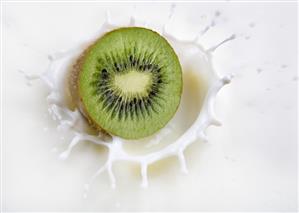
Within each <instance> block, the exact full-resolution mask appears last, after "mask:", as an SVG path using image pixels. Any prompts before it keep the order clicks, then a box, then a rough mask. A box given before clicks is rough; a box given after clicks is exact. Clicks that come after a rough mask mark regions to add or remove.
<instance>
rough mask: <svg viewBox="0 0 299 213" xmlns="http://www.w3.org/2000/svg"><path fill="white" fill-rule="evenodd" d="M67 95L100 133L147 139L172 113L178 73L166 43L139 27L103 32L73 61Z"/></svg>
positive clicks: (176, 101) (178, 92)
mask: <svg viewBox="0 0 299 213" xmlns="http://www.w3.org/2000/svg"><path fill="white" fill-rule="evenodd" d="M70 79H71V80H70V83H71V84H70V86H71V93H72V96H73V98H74V100H75V102H76V103H77V105H78V107H79V109H80V110H81V111H82V112H83V114H84V115H85V117H86V118H87V119H88V120H89V122H90V123H91V124H92V125H93V126H94V127H96V128H97V129H99V130H102V131H103V130H104V131H105V132H107V133H109V134H112V135H117V136H119V137H122V138H126V139H139V138H143V137H146V136H149V135H151V134H153V133H155V132H157V131H158V130H160V129H161V128H162V127H164V126H165V125H166V124H167V122H169V120H170V119H171V118H172V117H173V115H174V114H175V112H176V110H177V108H178V105H179V103H180V99H181V94H182V70H181V65H180V63H179V60H178V57H177V55H176V53H175V52H174V50H173V49H172V47H171V46H170V44H169V43H168V42H167V41H166V40H165V39H164V38H163V37H162V36H160V35H159V34H158V33H156V32H154V31H152V30H149V29H145V28H140V27H128V28H119V29H116V30H113V31H111V32H108V33H106V34H105V35H104V36H102V37H101V38H99V39H98V40H97V41H96V42H95V43H94V44H92V45H91V46H90V47H89V48H88V49H87V50H86V51H85V52H84V53H83V55H82V56H81V57H80V58H79V59H78V61H77V63H76V65H75V66H74V71H73V73H72V75H71V78H70Z"/></svg>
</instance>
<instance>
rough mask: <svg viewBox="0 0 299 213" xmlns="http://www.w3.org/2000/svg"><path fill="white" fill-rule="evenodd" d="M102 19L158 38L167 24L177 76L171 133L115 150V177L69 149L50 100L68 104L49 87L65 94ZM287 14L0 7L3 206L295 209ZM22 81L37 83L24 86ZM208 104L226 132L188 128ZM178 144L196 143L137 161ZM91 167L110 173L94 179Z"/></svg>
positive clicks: (293, 77) (94, 148) (290, 21)
mask: <svg viewBox="0 0 299 213" xmlns="http://www.w3.org/2000/svg"><path fill="white" fill-rule="evenodd" d="M106 11H110V23H113V25H116V26H128V25H136V26H148V27H150V28H152V29H154V30H157V31H158V32H160V33H161V34H163V32H164V31H163V29H162V28H161V26H164V25H165V24H166V26H167V27H166V31H167V33H166V34H165V33H164V36H165V37H166V38H167V39H168V40H169V42H170V43H171V44H172V45H173V46H174V48H175V50H176V51H177V53H178V55H179V58H180V60H181V63H182V66H183V69H184V92H183V98H182V102H181V105H180V108H179V111H178V113H177V114H176V116H175V117H174V119H172V121H171V122H170V126H168V127H166V129H164V130H162V131H161V132H160V133H157V135H154V136H153V137H152V139H153V140H151V138H149V139H148V140H143V141H133V142H132V141H121V144H122V145H123V148H124V151H125V152H126V153H128V154H129V155H130V156H134V157H131V159H138V162H137V163H136V161H134V162H130V161H124V160H122V159H121V160H118V161H115V162H114V163H113V166H112V167H111V171H110V169H109V166H108V167H105V163H107V159H109V156H110V157H111V155H109V153H110V152H108V151H109V150H110V151H111V149H109V150H108V149H107V147H105V146H101V145H99V144H95V143H92V142H90V141H88V140H84V141H81V142H80V143H78V144H77V145H75V146H74V147H73V149H72V150H70V149H69V145H70V142H71V141H72V139H73V138H74V131H71V130H70V129H71V128H70V126H72V122H70V120H72V119H71V118H69V119H70V120H68V119H65V120H63V121H61V120H60V119H59V116H58V118H57V117H56V120H53V118H52V117H53V110H54V111H55V110H57V108H55V107H54V108H53V106H55V105H53V103H57V100H58V99H59V100H60V99H61V100H62V101H58V102H59V104H62V103H66V102H68V97H67V95H65V94H67V91H63V87H59V90H56V89H54V90H53V87H51V86H50V87H49V85H52V83H53V82H55V84H56V83H57V85H64V81H65V76H66V75H65V74H64V72H65V70H67V69H68V67H69V66H70V65H71V61H72V60H73V59H75V58H76V56H77V55H78V54H80V51H81V50H84V48H85V47H86V45H87V44H88V43H89V42H92V40H93V39H95V38H96V37H97V36H98V35H100V32H99V31H100V30H101V29H106V30H108V29H109V26H108V28H107V26H104V28H101V26H102V25H103V23H105V22H106V23H107V19H106V18H107V16H106ZM296 12H297V11H296V5H295V4H294V3H233V2H224V3H210V4H208V3H184V4H183V3H177V4H176V5H175V6H174V5H173V4H170V3H139V4H135V6H134V5H133V4H130V3H122V4H121V3H112V4H108V3H8V2H7V3H4V7H3V70H2V77H3V79H2V85H1V86H2V89H3V103H1V104H2V107H3V117H2V118H1V119H2V123H3V127H2V132H3V135H1V136H2V156H1V157H2V167H3V168H2V172H3V173H2V174H1V177H2V184H3V185H2V189H1V190H2V194H3V206H2V208H3V210H5V211H154V210H160V211H167V210H168V211H177V210H179V211H191V210H196V211H295V210H296V208H297V194H296V191H297V144H296V143H297V135H296V122H297V81H298V77H297V73H296V70H297V64H296V54H297V52H296V47H297V40H296V39H297V35H296V33H297V23H296ZM277 14H280V15H279V16H278V15H277ZM131 16H133V17H135V18H136V22H135V23H134V22H133V21H134V19H132V18H131ZM112 28H113V27H112ZM173 36H174V37H176V38H179V40H180V41H176V40H174V39H173ZM195 38H196V39H195ZM182 40H184V41H191V40H193V41H192V42H189V43H186V42H181V41H182ZM195 43H196V44H198V45H199V47H200V48H201V49H202V50H203V51H202V53H203V55H202V57H200V54H199V53H197V52H196V48H195V45H194V44H195ZM206 56H208V57H209V60H211V64H212V67H210V66H209V63H205V60H204V58H205V57H206ZM210 57H212V58H210ZM53 71H55V72H59V74H58V75H53ZM23 73H25V75H27V74H28V76H27V78H28V79H30V78H32V77H35V75H36V76H37V77H42V79H37V80H34V81H31V80H28V79H27V80H26V79H25V78H24V75H23ZM230 74H233V75H234V78H233V80H232V82H231V83H230V84H228V85H226V86H225V87H224V88H222V89H221V90H220V92H219V93H218V95H217V96H216V99H215V103H214V101H213V100H211V101H208V102H207V101H204V97H211V98H212V99H214V95H208V94H209V92H208V91H212V93H213V94H216V92H217V90H218V89H220V88H221V86H222V84H223V83H228V81H229V78H230ZM57 76H58V77H57ZM221 78H222V80H221ZM217 82H218V83H217ZM219 82H220V83H219ZM46 83H48V86H47V84H46ZM55 88H56V87H55ZM61 88H62V89H61ZM209 89H211V90H209ZM53 91H56V92H57V91H58V93H55V92H54V93H53ZM49 94H50V97H49ZM51 94H52V95H51ZM57 94H60V95H61V96H62V97H57V96H56V95H57ZM60 95H58V96H60ZM55 101H56V102H55ZM205 104H207V105H208V106H207V107H205ZM214 104H215V107H216V108H215V110H216V118H217V119H218V120H220V121H221V123H222V126H220V127H208V129H207V131H203V130H204V129H205V128H203V129H201V128H199V129H198V125H195V126H193V127H194V128H192V127H191V126H192V124H194V122H195V121H196V119H197V116H199V117H200V116H201V115H203V117H205V116H207V115H213V113H203V112H204V111H205V109H212V108H213V105H214ZM210 105H211V106H210ZM49 109H50V113H49ZM63 109H65V110H67V108H63ZM207 111H209V110H207ZM64 112H65V111H64ZM66 112H69V111H66ZM59 115H61V116H62V117H65V118H66V117H70V116H69V115H68V114H65V113H59ZM70 115H71V116H72V115H75V117H76V113H74V114H70ZM77 117H78V116H77ZM208 118H209V119H208V121H209V122H208V123H209V124H210V123H216V121H215V120H214V119H212V117H211V116H208ZM199 120H201V121H202V119H201V118H200V119H199ZM63 122H64V123H63ZM195 123H196V122H195ZM199 123H200V122H199ZM59 124H63V125H62V126H61V125H60V128H58V129H57V126H59ZM189 127H191V128H190V129H188V128H189ZM79 129H80V128H79ZM192 129H196V131H192ZM80 130H83V129H82V127H81V129H80ZM197 130H198V131H197ZM199 130H200V131H199ZM84 131H85V130H84ZM84 131H83V132H84ZM186 131H187V132H186ZM188 131H189V132H191V133H190V134H191V135H193V136H190V134H189V133H188ZM80 132H82V131H80ZM184 132H186V134H187V136H186V137H185V136H184ZM75 133H76V132H75ZM193 133H194V134H193ZM195 133H196V134H195ZM204 133H206V134H207V140H208V142H203V140H202V139H205V134H204ZM76 134H77V133H76ZM76 134H75V135H76ZM84 134H89V133H88V132H86V131H85V132H84ZM188 134H189V135H188ZM77 135H78V134H77ZM80 137H82V134H80ZM83 137H84V138H85V139H88V137H85V136H83ZM157 138H161V141H160V142H159V141H157V140H155V139H157ZM180 138H181V141H183V142H182V143H181V144H185V145H187V144H189V142H188V141H192V140H193V139H192V140H190V138H198V139H197V140H195V141H194V143H192V144H190V145H189V146H187V148H186V149H185V150H184V149H183V148H184V147H183V148H182V149H177V150H176V151H175V154H174V155H171V154H170V157H167V158H166V159H162V160H161V161H159V162H154V163H152V164H151V165H148V161H146V160H144V159H143V158H146V157H144V156H147V155H151V153H159V150H168V151H167V153H172V152H173V151H171V150H172V149H167V146H168V145H172V144H175V143H176V142H178V143H180ZM200 138H201V140H200ZM177 139H178V140H177ZM91 141H94V140H91ZM117 141H119V139H118V138H116V140H114V142H116V145H117ZM147 141H152V143H150V144H149V143H148V142H147ZM185 141H186V142H185ZM73 142H74V140H73ZM156 142H159V143H158V144H157V143H156ZM73 144H74V143H73ZM71 146H72V145H71ZM66 150H69V151H70V152H68V151H67V152H65V151H66ZM113 150H114V151H115V150H117V149H113ZM182 151H183V152H182ZM120 153H123V152H120ZM163 153H164V152H163ZM163 153H162V154H163ZM116 154H117V153H116ZM182 154H184V155H182ZM116 156H117V157H119V155H116ZM136 156H140V157H136ZM155 156H158V158H160V157H159V156H162V155H160V154H156V155H155ZM163 156H164V157H165V156H168V154H164V155H163ZM63 159H64V160H63ZM139 159H141V160H140V161H139ZM144 162H145V163H144ZM185 162H186V168H185ZM103 166H104V167H103ZM145 166H146V167H145ZM101 168H108V169H107V171H104V170H103V172H102V173H97V172H98V171H101ZM187 171H188V172H187ZM146 173H147V174H146ZM95 174H98V175H96V176H95ZM111 186H113V187H111ZM114 186H115V187H114ZM145 186H147V187H145Z"/></svg>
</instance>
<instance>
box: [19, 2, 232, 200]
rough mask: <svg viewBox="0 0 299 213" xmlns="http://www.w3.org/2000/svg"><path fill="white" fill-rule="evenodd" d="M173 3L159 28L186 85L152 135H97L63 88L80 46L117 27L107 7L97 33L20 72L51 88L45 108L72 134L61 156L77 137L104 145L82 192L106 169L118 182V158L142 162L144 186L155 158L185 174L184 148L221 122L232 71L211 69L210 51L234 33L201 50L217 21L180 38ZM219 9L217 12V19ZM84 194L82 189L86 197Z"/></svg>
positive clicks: (202, 138) (203, 138)
mask: <svg viewBox="0 0 299 213" xmlns="http://www.w3.org/2000/svg"><path fill="white" fill-rule="evenodd" d="M174 11H175V5H174V4H173V5H172V6H171V9H170V13H169V16H168V17H169V19H168V21H167V23H165V24H164V25H163V26H161V30H160V31H159V33H160V34H161V35H163V36H164V37H165V38H166V39H167V40H168V41H169V43H170V44H171V45H172V47H173V48H174V49H175V52H176V53H177V55H178V57H179V60H180V62H181V65H182V68H183V81H184V88H183V94H182V100H181V104H180V107H179V109H178V112H177V113H176V115H175V116H174V118H173V119H172V120H171V121H170V122H169V124H168V125H167V126H166V127H165V128H163V129H162V130H160V131H159V132H158V133H156V134H154V135H153V136H151V137H148V138H145V139H142V140H137V141H126V140H123V139H121V138H119V137H116V136H112V141H109V139H107V138H105V137H104V136H102V135H95V134H94V133H93V132H92V130H91V129H90V127H89V126H88V124H87V123H86V121H85V119H84V118H83V117H82V115H81V113H80V112H79V111H78V110H77V109H73V104H72V103H71V100H70V95H69V91H68V87H67V83H66V82H67V78H68V74H69V71H70V68H71V66H72V65H73V63H74V61H75V60H76V59H77V58H78V57H79V55H80V54H81V53H82V52H83V50H84V49H85V48H86V47H87V46H88V45H89V44H91V43H92V42H93V41H94V40H95V39H97V38H98V37H100V36H102V35H103V34H104V33H105V32H108V31H110V30H113V29H115V28H119V27H125V26H123V25H122V26H116V25H114V24H113V23H112V22H111V18H110V16H109V12H107V15H106V21H105V22H104V23H103V25H102V27H101V28H100V30H99V32H98V33H97V34H96V35H94V36H91V37H90V38H88V39H86V40H85V41H82V43H81V44H79V45H78V46H77V47H75V48H73V49H71V50H68V51H59V52H56V53H55V54H52V55H50V56H49V66H48V69H47V70H46V71H45V72H44V73H42V74H41V75H37V76H32V75H27V74H25V73H23V74H24V75H25V77H26V79H27V80H28V85H30V81H31V80H34V79H41V80H42V81H43V82H44V83H45V84H46V85H47V86H48V87H49V95H48V96H47V97H46V99H47V102H48V104H49V105H48V106H49V108H48V111H49V113H50V115H51V116H52V118H53V119H54V120H56V121H57V122H58V126H57V129H58V130H62V131H67V132H71V133H72V134H73V139H72V140H71V141H70V144H69V146H68V148H67V150H65V151H64V152H63V153H61V154H60V155H59V157H60V158H61V159H62V160H65V159H67V158H68V156H69V155H70V153H71V151H72V149H73V147H75V146H76V145H77V144H78V143H81V142H92V143H95V144H98V145H99V146H104V147H106V148H107V149H108V157H107V160H106V162H105V163H104V165H103V166H102V167H101V168H99V169H98V170H97V171H96V172H95V174H94V175H93V176H92V177H91V179H90V180H89V181H88V183H86V184H85V187H84V188H85V190H86V192H87V191H88V190H89V188H90V185H91V184H92V182H93V181H94V180H95V179H96V178H97V177H98V176H99V175H100V174H101V173H103V172H107V173H108V175H109V178H110V182H111V187H112V188H114V187H116V183H117V178H116V177H115V175H114V173H113V165H114V163H115V162H117V161H123V162H124V161H127V162H132V163H136V164H139V165H140V168H141V169H140V175H141V178H142V181H141V186H142V187H147V186H148V175H147V170H148V166H149V165H151V164H154V163H157V162H158V161H160V160H162V159H165V158H168V157H170V156H176V157H177V158H178V160H179V163H180V168H181V171H182V172H183V173H188V169H187V165H186V161H185V156H184V150H185V149H186V147H188V146H189V145H190V144H192V143H194V142H199V141H206V135H205V130H206V128H207V127H208V126H210V125H220V122H219V121H218V120H217V119H216V116H215V113H214V101H215V97H216V95H217V93H218V91H219V90H220V89H221V88H222V87H223V86H224V85H225V84H227V83H229V82H230V80H231V78H232V76H231V75H230V76H224V77H220V76H218V74H217V72H216V71H215V70H214V68H213V58H212V56H213V52H214V51H215V50H216V49H217V48H218V47H219V46H221V45H222V44H224V43H225V42H228V41H230V40H233V39H234V38H235V35H232V36H230V37H228V38H226V39H224V40H223V41H222V42H220V43H219V44H215V45H214V46H212V47H210V48H208V49H204V48H203V47H202V45H201V43H200V38H201V36H203V35H204V34H205V33H206V32H207V31H208V30H209V29H210V28H211V27H213V26H214V25H215V21H214V20H212V22H211V23H210V24H209V25H208V26H206V28H204V30H202V31H201V32H199V33H198V35H197V36H196V37H195V38H194V39H191V40H182V39H179V38H176V37H175V36H173V35H172V34H171V33H170V32H168V31H167V24H168V23H169V22H171V20H172V17H173V15H174ZM219 15H220V13H219V12H218V13H217V12H216V13H215V18H217V17H218V16H219ZM126 26H137V25H136V18H135V17H134V16H132V17H131V19H130V21H129V23H128V24H127V25H126ZM138 26H140V27H147V28H151V26H148V25H147V24H138ZM86 196H87V193H84V197H86Z"/></svg>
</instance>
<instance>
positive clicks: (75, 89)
mask: <svg viewBox="0 0 299 213" xmlns="http://www.w3.org/2000/svg"><path fill="white" fill-rule="evenodd" d="M124 28H127V27H124ZM136 28H139V27H136ZM140 28H143V27H140ZM119 29H121V28H117V29H115V30H119ZM148 30H151V29H148ZM113 31H114V30H112V31H110V32H107V33H105V34H104V35H102V36H100V37H99V38H98V39H96V40H95V41H94V42H93V43H92V44H91V45H89V46H88V47H87V48H86V49H85V50H84V52H83V53H82V54H81V55H80V56H79V58H78V59H77V61H76V62H75V64H74V65H73V68H72V70H71V74H70V77H69V89H70V93H71V96H72V99H73V101H74V103H75V105H76V107H77V108H78V109H79V110H80V112H81V113H82V114H83V115H84V117H85V118H86V119H87V121H88V123H89V124H90V126H91V127H92V128H93V129H95V130H97V131H98V132H99V134H100V135H103V136H106V137H108V138H110V139H111V138H112V135H111V134H113V135H116V136H118V135H117V134H115V133H113V132H112V133H111V134H109V133H108V132H107V131H106V130H104V129H103V128H102V127H101V126H99V125H98V124H97V123H96V122H95V121H94V120H93V119H92V118H91V116H89V114H88V112H87V111H86V107H85V106H84V103H83V101H82V98H81V96H80V92H79V86H78V85H79V78H80V73H81V70H82V66H83V63H84V59H85V56H86V54H87V53H88V52H89V50H90V49H91V48H92V47H93V46H94V45H95V44H96V43H97V41H98V40H100V39H101V38H102V37H103V36H106V35H108V34H110V33H112V32H113ZM151 31H152V32H154V33H156V34H158V35H159V36H161V35H160V34H159V33H157V32H155V31H153V30H151ZM166 41H167V40H166ZM167 42H168V41H167ZM169 45H170V44H169ZM170 47H171V48H172V49H173V47H172V46H171V45H170ZM176 57H177V59H178V61H179V58H178V56H177V54H176ZM182 78H183V76H182ZM181 80H182V81H183V79H181ZM182 92H183V88H181V94H182ZM178 108H179V105H178V106H177V108H176V111H177V110H178ZM165 125H166V124H165Z"/></svg>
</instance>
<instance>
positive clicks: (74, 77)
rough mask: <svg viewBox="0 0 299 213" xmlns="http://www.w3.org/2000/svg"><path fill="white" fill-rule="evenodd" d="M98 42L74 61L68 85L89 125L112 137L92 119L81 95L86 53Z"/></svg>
mask: <svg viewBox="0 0 299 213" xmlns="http://www.w3.org/2000/svg"><path fill="white" fill-rule="evenodd" d="M96 42H97V41H95V42H93V44H91V45H90V46H88V47H87V48H86V49H85V50H84V52H83V53H82V54H81V55H80V56H79V57H78V59H77V60H76V62H75V63H74V65H73V67H72V69H71V72H70V76H69V82H68V84H69V85H68V86H69V91H70V94H71V97H72V100H73V102H74V104H75V106H76V107H77V108H78V109H79V111H80V112H81V113H82V114H83V116H84V117H85V118H86V120H87V121H88V123H89V125H90V126H91V127H92V128H93V129H95V130H97V131H98V132H99V134H102V135H103V136H108V137H111V135H110V134H109V133H107V132H106V131H105V130H104V129H102V128H101V127H100V126H99V125H97V124H96V122H94V121H93V120H92V118H91V117H90V116H89V115H88V113H87V111H86V110H85V106H84V104H83V101H82V98H81V97H80V94H79V87H78V85H79V76H80V72H81V70H82V66H83V62H84V59H85V55H86V53H88V51H89V50H90V49H91V48H92V47H93V45H94V44H95V43H96Z"/></svg>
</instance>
